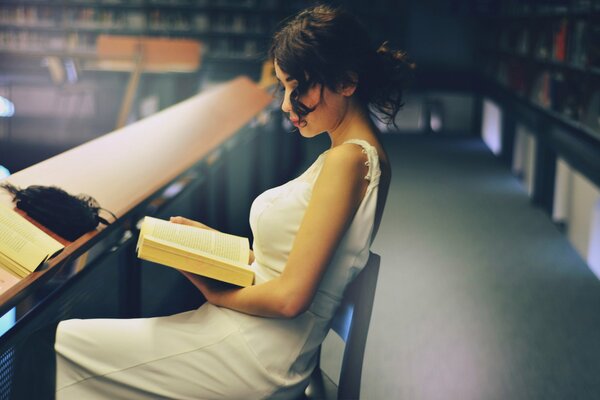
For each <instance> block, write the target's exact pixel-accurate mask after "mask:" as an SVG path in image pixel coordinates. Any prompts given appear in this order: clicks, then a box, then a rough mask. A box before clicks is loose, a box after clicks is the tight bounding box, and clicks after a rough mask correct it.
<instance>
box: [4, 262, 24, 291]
mask: <svg viewBox="0 0 600 400" xmlns="http://www.w3.org/2000/svg"><path fill="white" fill-rule="evenodd" d="M19 281H20V279H19V278H17V277H16V276H14V275H13V274H11V273H10V272H8V271H6V270H4V268H0V294H2V293H4V292H6V291H7V290H8V289H10V288H11V287H13V286H14V285H16V284H17V283H18V282H19Z"/></svg>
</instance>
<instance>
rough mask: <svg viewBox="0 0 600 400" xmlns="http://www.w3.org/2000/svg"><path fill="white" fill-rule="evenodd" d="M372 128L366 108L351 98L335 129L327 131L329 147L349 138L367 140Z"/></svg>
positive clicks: (371, 134)
mask: <svg viewBox="0 0 600 400" xmlns="http://www.w3.org/2000/svg"><path fill="white" fill-rule="evenodd" d="M374 128H375V127H374V126H373V122H372V121H371V118H369V115H368V112H367V110H366V108H365V107H364V106H363V105H361V104H359V103H358V101H356V100H355V99H354V98H352V99H351V101H350V102H349V106H348V111H347V112H346V115H345V116H344V118H343V119H342V122H341V123H340V124H339V125H338V126H337V128H336V129H335V130H333V131H332V132H328V134H329V138H330V139H331V148H334V147H336V146H339V145H340V144H342V143H344V142H345V141H347V140H349V139H367V140H368V139H370V138H372V137H373V135H374V132H373V129H374Z"/></svg>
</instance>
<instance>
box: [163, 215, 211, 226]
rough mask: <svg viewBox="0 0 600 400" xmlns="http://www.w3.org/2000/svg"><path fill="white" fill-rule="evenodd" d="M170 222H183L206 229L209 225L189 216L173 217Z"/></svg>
mask: <svg viewBox="0 0 600 400" xmlns="http://www.w3.org/2000/svg"><path fill="white" fill-rule="evenodd" d="M169 221H170V222H173V223H174V224H181V225H190V226H195V227H198V228H204V229H208V227H207V226H206V225H204V224H202V223H200V222H198V221H194V220H191V219H189V218H185V217H179V216H178V217H171V218H170V219H169Z"/></svg>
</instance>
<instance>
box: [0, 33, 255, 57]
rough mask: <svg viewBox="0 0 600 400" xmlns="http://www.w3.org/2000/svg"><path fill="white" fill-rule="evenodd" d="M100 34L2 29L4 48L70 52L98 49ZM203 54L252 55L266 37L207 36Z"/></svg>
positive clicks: (0, 34)
mask: <svg viewBox="0 0 600 400" xmlns="http://www.w3.org/2000/svg"><path fill="white" fill-rule="evenodd" d="M96 40H97V35H95V34H90V33H80V32H74V33H51V34H44V33H40V32H29V31H0V50H10V51H15V52H22V53H29V52H31V53H37V52H44V51H46V52H47V51H57V52H66V53H86V54H94V53H95V52H96ZM202 43H203V44H202V45H203V54H204V55H206V56H209V57H210V56H214V57H228V58H252V57H257V56H258V55H260V54H262V53H263V52H264V49H265V46H266V40H255V39H248V38H215V39H209V40H203V42H202Z"/></svg>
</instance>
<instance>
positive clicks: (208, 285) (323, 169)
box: [55, 6, 413, 399]
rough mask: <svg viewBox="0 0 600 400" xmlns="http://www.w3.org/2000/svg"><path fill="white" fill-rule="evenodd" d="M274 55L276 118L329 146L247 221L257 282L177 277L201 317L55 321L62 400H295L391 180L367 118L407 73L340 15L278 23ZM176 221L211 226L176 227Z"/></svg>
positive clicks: (326, 12) (397, 98) (398, 91)
mask: <svg viewBox="0 0 600 400" xmlns="http://www.w3.org/2000/svg"><path fill="white" fill-rule="evenodd" d="M270 56H271V57H272V59H273V60H274V67H275V71H276V75H277V79H278V80H279V82H280V88H281V93H282V95H283V99H282V103H281V109H282V111H283V112H284V113H286V114H287V116H288V117H289V118H290V120H291V122H292V123H293V124H294V126H296V127H297V129H298V131H299V132H300V134H301V135H302V136H304V137H314V136H317V135H320V134H326V135H328V136H329V138H330V139H331V148H330V149H329V150H327V151H325V152H324V153H323V154H321V155H320V156H319V157H318V158H317V159H316V160H315V161H314V163H313V164H312V165H311V166H310V167H309V168H308V169H307V170H306V171H305V172H304V173H303V174H302V175H300V176H299V177H297V178H295V179H293V180H291V181H289V182H287V183H286V184H284V185H281V186H279V187H275V188H272V189H270V190H267V191H266V192H264V193H262V194H261V195H260V196H258V197H257V198H256V199H255V201H254V202H253V204H252V208H251V211H250V225H251V228H252V231H253V234H254V242H253V250H254V253H252V255H251V257H250V260H249V263H250V265H251V267H252V268H253V269H254V271H255V272H256V282H255V285H253V286H250V287H247V288H241V289H240V288H235V289H233V288H223V286H221V285H215V284H214V283H213V282H212V281H210V280H208V279H205V278H202V277H200V276H196V275H193V274H188V273H184V274H185V275H186V277H187V278H188V279H189V280H190V281H191V282H192V283H193V284H194V285H195V286H196V287H197V288H198V289H199V290H200V291H201V292H202V293H203V294H204V296H205V297H206V300H207V302H206V303H205V304H204V305H202V306H201V307H200V308H199V309H197V310H193V311H188V312H184V313H180V314H176V315H172V316H168V317H159V318H145V319H128V320H127V319H123V320H106V319H93V320H68V321H62V322H61V323H60V324H59V326H58V329H57V333H56V342H55V350H56V355H57V356H56V357H57V358H56V359H57V380H56V390H57V392H56V395H57V398H59V399H117V398H119V399H136V398H178V399H184V398H186V399H211V398H228V399H251V398H271V399H278V398H296V397H298V396H299V395H300V394H301V393H302V392H303V390H304V388H305V386H306V385H307V383H308V379H309V376H310V373H311V371H312V369H313V368H314V366H315V363H316V355H317V349H318V347H319V345H320V343H321V341H322V340H323V339H324V337H325V335H326V333H327V331H328V329H329V322H330V319H331V318H332V316H333V314H334V313H335V310H336V308H337V306H338V305H339V303H340V300H341V298H342V295H343V293H344V289H345V287H346V285H347V284H348V283H349V282H350V281H352V279H353V278H354V277H355V276H356V274H357V273H358V272H359V271H360V270H361V269H362V268H363V267H364V266H365V264H366V262H367V258H368V255H369V247H370V245H371V243H372V241H373V239H374V237H375V234H376V232H377V228H378V226H379V223H380V221H381V216H382V212H383V208H384V204H385V198H386V196H387V191H388V187H389V183H390V176H391V171H390V167H389V161H388V157H387V154H386V152H385V150H384V148H383V146H382V144H381V142H380V139H379V134H378V132H377V128H376V126H375V125H374V123H373V122H372V120H371V110H376V111H378V114H379V115H386V116H387V117H388V118H389V119H391V120H393V118H394V117H395V116H396V114H397V112H398V110H399V109H400V107H401V105H402V103H401V101H402V93H403V89H404V85H405V82H406V77H407V76H408V73H409V72H410V70H411V68H412V67H413V65H412V64H409V63H408V62H407V61H406V59H405V54H403V53H401V52H399V51H393V50H390V49H388V48H387V47H386V46H385V45H382V46H381V47H379V48H374V47H372V46H371V43H370V42H369V39H368V35H367V33H366V31H365V29H364V28H363V27H362V26H361V25H360V24H359V23H358V22H357V21H356V20H355V19H354V18H353V17H352V16H351V15H350V14H348V13H346V12H344V11H342V10H340V9H334V8H330V7H327V6H316V7H313V8H310V9H307V10H304V11H302V12H300V13H299V14H298V15H296V16H295V17H293V18H291V19H289V20H288V21H286V23H285V24H284V25H283V27H282V28H281V29H280V30H279V31H278V32H277V33H276V35H275V37H274V40H273V44H272V47H271V49H270ZM172 221H173V222H177V223H184V224H191V225H197V226H201V227H204V228H207V229H210V228H208V227H207V226H205V225H203V224H201V223H199V222H194V221H190V220H187V219H185V218H182V217H175V218H173V219H172Z"/></svg>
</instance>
